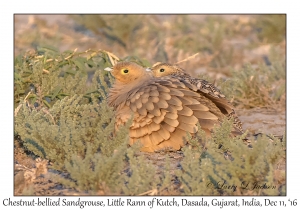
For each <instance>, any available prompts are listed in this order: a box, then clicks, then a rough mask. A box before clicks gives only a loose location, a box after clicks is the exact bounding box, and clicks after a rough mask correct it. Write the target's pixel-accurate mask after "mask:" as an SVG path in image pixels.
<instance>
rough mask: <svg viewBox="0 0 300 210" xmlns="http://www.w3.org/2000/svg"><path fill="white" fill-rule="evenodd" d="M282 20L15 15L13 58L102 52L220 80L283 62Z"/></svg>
mask: <svg viewBox="0 0 300 210" xmlns="http://www.w3.org/2000/svg"><path fill="white" fill-rule="evenodd" d="M285 40H286V16H285V15H122V14H120V15H119V14H118V15H15V55H19V54H20V53H22V52H26V51H28V50H33V49H36V48H37V47H41V46H46V47H50V48H54V49H57V50H59V51H61V52H62V51H65V50H74V49H75V48H78V51H85V50H87V49H94V50H98V49H103V50H106V51H109V52H112V53H114V54H115V55H116V56H118V57H119V58H124V57H126V56H137V57H138V58H140V59H142V60H143V61H144V62H145V63H146V64H148V65H152V64H154V63H156V62H158V61H161V62H170V63H176V62H179V61H182V60H184V59H186V58H188V57H189V56H192V55H194V54H196V53H198V54H197V55H196V56H195V57H194V58H193V59H190V60H188V61H186V62H182V63H181V64H180V66H181V67H183V68H185V69H186V70H187V71H189V72H190V73H191V74H193V76H197V75H198V74H201V73H206V74H207V75H209V76H211V77H214V78H217V79H218V78H220V77H228V76H230V71H229V70H230V68H233V69H239V68H241V67H242V66H243V65H245V64H247V63H249V64H251V65H253V66H255V65H259V64H262V63H264V64H266V65H271V64H272V63H271V62H272V61H284V62H285V49H286V41H285Z"/></svg>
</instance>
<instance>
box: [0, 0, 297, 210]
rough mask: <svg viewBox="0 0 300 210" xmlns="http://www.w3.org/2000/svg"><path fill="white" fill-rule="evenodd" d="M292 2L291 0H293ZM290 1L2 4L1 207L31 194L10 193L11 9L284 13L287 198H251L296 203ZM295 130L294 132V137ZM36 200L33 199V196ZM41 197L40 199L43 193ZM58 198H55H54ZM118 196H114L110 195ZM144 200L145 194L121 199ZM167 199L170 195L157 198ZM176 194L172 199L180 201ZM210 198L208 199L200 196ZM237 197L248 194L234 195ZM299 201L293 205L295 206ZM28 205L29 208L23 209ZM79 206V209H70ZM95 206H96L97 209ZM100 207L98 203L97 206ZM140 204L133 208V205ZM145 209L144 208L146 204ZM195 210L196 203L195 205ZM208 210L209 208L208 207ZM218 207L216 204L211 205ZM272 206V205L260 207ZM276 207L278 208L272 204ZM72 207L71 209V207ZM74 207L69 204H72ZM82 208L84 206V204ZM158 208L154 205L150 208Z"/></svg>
mask: <svg viewBox="0 0 300 210" xmlns="http://www.w3.org/2000/svg"><path fill="white" fill-rule="evenodd" d="M293 2H296V1H293ZM293 2H292V1H278V0H277V1H274V0H273V1H271V0H268V1H261V0H259V1H257V0H252V1H248V2H247V1H240V0H239V1H238V0H235V1H215V0H214V1H212V0H209V1H189V0H188V1H187V0H185V1H177V2H175V1H173V2H172V3H168V2H167V1H157V0H152V1H146V2H143V1H137V0H136V1H105V2H103V1H81V2H76V1H57V0H53V1H48V2H47V1H32V0H27V1H19V2H13V1H10V2H1V6H0V10H1V18H0V21H1V31H0V36H1V39H0V42H1V45H0V46H1V50H0V53H1V57H0V58H1V67H0V78H1V82H0V85H1V99H2V100H1V103H0V104H1V109H0V116H1V121H0V123H1V125H0V128H1V131H2V132H1V138H0V139H1V144H0V154H1V158H0V166H1V179H0V186H1V187H0V189H1V196H0V202H1V203H0V205H1V206H2V205H3V199H4V198H8V197H10V198H11V199H13V200H19V199H21V198H22V199H23V200H27V199H29V200H30V199H32V198H33V197H13V188H12V186H13V164H12V163H13V117H12V116H13V37H14V36H13V14H14V13H53V12H54V13H173V14H179V13H181V14H182V13H196V14H200V13H204V14H207V13H222V14H224V13H237V14H240V13H286V14H287V69H288V70H287V88H288V89H287V91H288V92H287V97H288V103H287V125H288V127H287V139H288V141H287V146H288V147H287V151H288V152H287V158H288V164H287V174H288V176H287V184H288V186H287V196H286V197H254V198H255V199H257V200H263V199H264V198H267V199H272V200H274V201H276V200H277V201H279V200H285V201H286V202H288V201H287V200H288V199H292V200H293V199H296V198H298V202H300V199H299V198H300V196H299V195H300V193H299V190H300V184H299V183H300V182H299V180H298V179H297V177H298V176H299V173H300V170H299V166H300V164H299V162H298V158H299V157H297V155H298V154H299V150H300V147H299V142H300V141H299V138H300V137H299V133H297V131H298V130H299V127H300V126H299V124H300V123H299V118H300V113H299V112H300V109H299V107H300V106H299V103H300V100H299V99H298V98H299V97H300V95H299V91H298V89H299V86H298V84H299V78H300V75H299V72H300V68H299V66H300V64H299V60H300V59H299V57H300V56H299V54H300V53H299V49H300V47H299V39H300V34H299V22H300V21H299V13H298V9H296V8H299V7H298V4H296V3H293ZM297 134H298V135H297ZM34 198H36V199H37V197H34ZM44 198H45V197H44ZM54 198H57V197H54ZM65 198H69V199H70V200H76V199H77V197H65ZM107 198H110V199H111V198H112V197H82V199H84V200H106V199H107ZM114 198H117V197H114ZM126 198H131V199H137V200H141V199H145V200H150V199H152V198H150V197H145V198H141V197H122V199H126ZM162 198H164V199H167V198H169V199H171V197H162ZM180 198H181V197H176V199H180ZM204 198H205V199H207V200H209V199H213V197H204ZM235 198H236V197H218V199H219V200H222V199H226V200H228V199H229V200H233V199H235ZM237 198H238V199H242V198H247V199H250V197H237ZM189 199H191V200H198V199H200V198H199V197H189ZM299 205H300V204H298V206H299ZM23 208H24V209H31V208H32V207H23ZM75 208H79V207H75ZM96 208H97V207H96ZM98 208H99V207H98ZM138 208H139V207H136V209H138ZM147 208H149V207H147ZM167 208H168V209H171V207H161V208H159V209H167ZM197 208H199V207H197ZM211 208H213V207H212V206H211ZM216 208H218V209H220V208H219V207H216ZM265 208H271V207H265ZM272 208H273V209H274V208H276V209H279V208H280V207H272ZM70 209H71V208H70ZM72 209H74V207H72ZM84 209H88V208H87V207H85V208H84ZM155 209H158V208H155Z"/></svg>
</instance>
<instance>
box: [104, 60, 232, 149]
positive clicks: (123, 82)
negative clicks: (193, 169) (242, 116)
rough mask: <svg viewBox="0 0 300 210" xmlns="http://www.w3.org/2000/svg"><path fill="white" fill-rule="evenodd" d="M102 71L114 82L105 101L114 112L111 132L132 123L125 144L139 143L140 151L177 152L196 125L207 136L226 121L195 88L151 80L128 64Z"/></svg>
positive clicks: (177, 81) (170, 78)
mask: <svg viewBox="0 0 300 210" xmlns="http://www.w3.org/2000/svg"><path fill="white" fill-rule="evenodd" d="M105 70H106V71H110V72H111V74H112V76H113V77H114V78H115V82H114V84H113V86H112V87H111V89H110V90H109V93H108V97H107V101H108V105H109V106H111V107H113V109H114V111H115V129H116V130H118V129H119V128H120V126H122V125H125V124H126V122H128V121H129V120H132V124H131V125H130V126H129V142H128V143H129V145H133V144H134V143H135V142H137V141H140V142H141V144H142V148H141V151H144V152H157V151H161V150H180V149H181V147H183V146H184V145H185V144H186V142H187V134H190V135H194V134H195V133H196V132H197V131H198V123H199V124H200V126H201V129H203V130H204V131H205V133H206V134H207V135H210V134H211V131H212V128H213V127H214V126H215V125H220V123H221V122H222V120H223V119H224V118H225V117H226V116H225V115H224V113H222V111H221V110H220V109H219V108H218V107H217V105H216V104H215V103H214V102H213V101H212V100H210V99H209V98H208V97H206V96H204V95H202V94H200V93H199V92H198V91H197V90H198V89H197V87H196V86H195V85H193V84H190V83H187V82H185V81H182V80H181V79H179V78H177V77H173V76H164V77H154V76H153V75H152V74H149V72H147V71H146V69H145V68H144V67H142V66H140V65H138V64H136V63H134V62H128V61H120V62H118V63H116V64H115V65H114V66H113V67H111V68H106V69H105ZM228 107H230V108H231V106H229V105H228ZM226 108H227V107H226Z"/></svg>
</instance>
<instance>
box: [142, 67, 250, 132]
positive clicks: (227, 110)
mask: <svg viewBox="0 0 300 210" xmlns="http://www.w3.org/2000/svg"><path fill="white" fill-rule="evenodd" d="M150 70H151V71H152V73H153V75H154V76H155V77H165V76H172V77H174V78H178V79H179V80H180V81H181V82H184V84H185V85H187V86H188V85H189V84H190V85H192V87H190V88H193V89H194V87H196V88H197V92H199V93H200V94H201V95H203V96H205V97H207V98H208V99H210V100H211V101H212V102H213V103H214V104H215V105H216V106H217V107H218V108H219V109H220V111H221V112H222V113H223V114H224V115H225V116H227V118H228V119H230V118H233V126H234V128H235V129H236V130H237V131H238V132H237V133H243V132H244V131H243V128H242V123H241V121H240V120H239V118H238V116H237V115H236V113H235V111H234V106H233V105H232V104H231V103H230V102H229V101H228V100H227V99H226V98H225V95H223V94H222V93H221V91H220V90H219V89H218V88H217V87H216V86H214V85H213V84H212V83H210V82H208V81H206V80H204V79H199V78H193V77H192V76H191V75H189V74H188V73H187V72H186V71H185V70H184V69H182V68H180V67H179V66H178V65H175V64H169V63H161V62H158V63H156V64H154V65H153V66H152V67H151V68H149V69H148V71H150Z"/></svg>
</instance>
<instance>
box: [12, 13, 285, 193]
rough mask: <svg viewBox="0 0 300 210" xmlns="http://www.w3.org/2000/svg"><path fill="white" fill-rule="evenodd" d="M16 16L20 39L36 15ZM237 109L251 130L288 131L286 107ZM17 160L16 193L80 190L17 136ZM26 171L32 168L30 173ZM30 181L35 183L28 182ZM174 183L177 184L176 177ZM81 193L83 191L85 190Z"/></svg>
mask: <svg viewBox="0 0 300 210" xmlns="http://www.w3.org/2000/svg"><path fill="white" fill-rule="evenodd" d="M39 18H41V19H44V20H45V21H46V22H47V24H50V25H51V24H53V23H62V22H64V24H65V25H66V28H67V29H66V30H69V29H68V28H69V27H70V25H71V22H72V21H71V20H69V19H68V18H66V16H64V15H55V16H47V17H46V16H39ZM15 20H16V21H15V36H16V37H15V38H16V39H17V38H18V37H17V36H18V34H21V33H22V31H26V30H27V29H28V27H31V25H32V22H33V21H34V17H33V16H28V15H18V16H16V17H15ZM45 30H46V29H45ZM47 33H50V32H49V31H46V33H45V35H47ZM54 33H55V31H54ZM65 41H66V43H67V44H65V45H64V46H61V50H65V49H68V47H69V46H71V45H72V43H71V42H68V38H67V37H66V38H65ZM26 44H27V43H26V41H24V42H15V54H18V53H19V52H20V51H22V49H23V48H24V46H26ZM31 47H32V46H31ZM81 47H82V46H81ZM72 49H73V48H72ZM79 50H80V49H79ZM236 112H237V114H238V116H239V118H240V120H241V121H242V123H243V128H244V130H249V131H250V133H259V132H262V133H267V134H275V135H283V134H284V133H285V131H286V112H285V110H282V111H278V110H272V109H264V108H255V109H248V110H246V109H243V110H236ZM146 156H147V158H148V159H150V160H152V161H154V162H155V164H156V166H157V167H158V168H160V167H162V165H163V163H164V160H165V155H162V154H153V155H147V154H146ZM168 156H169V157H171V160H172V163H171V164H172V166H171V168H172V169H173V171H174V169H176V168H180V160H181V159H182V157H183V156H182V153H181V152H175V153H169V154H168ZM15 164H16V166H15V195H20V194H22V192H23V190H24V189H25V187H29V188H28V190H27V191H26V192H27V193H28V194H32V193H33V192H34V194H35V195H78V193H79V192H76V191H74V190H71V189H65V188H64V187H63V186H62V185H61V184H58V183H54V182H53V181H52V180H51V179H49V174H50V173H55V171H53V170H48V172H47V173H46V174H44V175H41V173H42V172H38V170H39V169H41V170H42V169H43V167H45V165H46V164H42V166H39V164H38V163H37V162H36V161H35V160H34V156H33V155H30V154H27V153H25V152H24V150H23V149H22V147H21V145H19V143H18V141H17V140H15ZM281 169H282V170H285V165H283V167H282V168H281ZM26 171H27V172H28V171H29V172H28V173H27V172H26ZM173 171H172V170H171V172H170V173H173ZM24 173H27V174H24ZM30 179H31V180H30ZM26 183H31V184H29V185H28V184H26ZM174 183H175V184H176V180H175V181H174ZM23 193H24V192H23ZM80 194H82V192H81V193H80Z"/></svg>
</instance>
